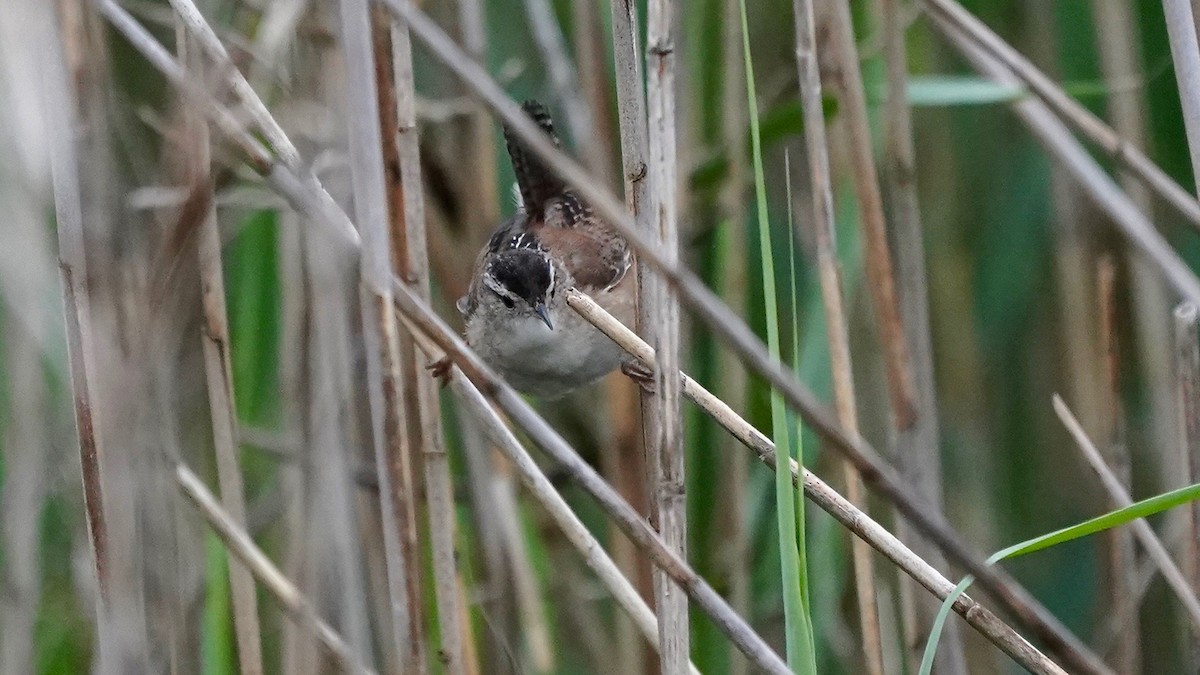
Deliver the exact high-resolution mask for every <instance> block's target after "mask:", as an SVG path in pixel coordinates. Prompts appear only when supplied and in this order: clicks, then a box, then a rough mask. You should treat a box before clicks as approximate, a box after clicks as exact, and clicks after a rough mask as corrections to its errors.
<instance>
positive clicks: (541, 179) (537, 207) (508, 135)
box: [504, 101, 563, 220]
mask: <svg viewBox="0 0 1200 675" xmlns="http://www.w3.org/2000/svg"><path fill="white" fill-rule="evenodd" d="M521 107H522V108H523V109H524V110H525V113H526V114H527V115H529V117H530V119H532V120H533V121H534V122H535V123H536V124H537V125H538V126H539V127H540V128H541V129H542V131H544V132H545V133H546V135H547V136H549V137H550V140H551V141H553V142H554V145H555V146H558V145H559V142H558V136H556V135H555V133H554V120H553V119H551V117H550V113H549V111H547V110H546V107H545V106H543V105H542V104H541V103H538V102H537V101H526V102H525V103H524V105H522V106H521ZM504 142H505V145H507V146H508V156H509V158H510V159H511V161H512V167H513V173H514V174H516V177H517V189H518V190H520V192H521V201H523V202H524V203H525V211H526V213H528V214H529V216H530V218H531V219H535V220H541V219H542V216H543V213H542V211H543V209H544V208H545V205H546V202H547V201H548V200H549V199H550V198H551V197H555V196H557V195H560V194H562V192H563V183H562V181H561V180H559V179H558V177H557V176H555V175H554V174H553V173H551V172H550V170H549V169H547V168H546V165H545V164H543V163H542V161H541V160H540V159H538V158H537V156H535V155H534V154H533V151H531V150H530V149H529V148H528V146H526V145H525V143H523V142H522V141H521V140H520V139H519V138H517V136H516V134H514V133H513V131H512V129H510V128H508V127H507V126H505V127H504Z"/></svg>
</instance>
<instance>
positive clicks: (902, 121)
mask: <svg viewBox="0 0 1200 675" xmlns="http://www.w3.org/2000/svg"><path fill="white" fill-rule="evenodd" d="M880 4H881V8H882V21H883V24H882V33H883V55H884V62H885V67H886V91H887V96H886V101H885V104H884V115H883V125H884V133H885V146H884V147H885V148H886V151H885V153H884V157H883V171H882V178H883V188H884V192H885V195H886V197H887V199H888V203H889V204H890V205H891V213H892V231H891V243H892V252H893V254H894V255H895V263H896V270H895V271H896V284H897V291H898V293H899V303H900V317H901V320H902V321H903V322H904V326H903V328H904V338H905V340H906V343H907V346H908V350H909V355H910V357H911V359H912V361H911V363H912V376H913V382H914V385H915V391H914V394H915V399H914V400H915V403H916V408H917V416H916V419H915V420H914V421H913V424H912V426H911V427H909V428H907V429H903V428H902V429H898V430H897V433H896V436H895V455H894V456H893V461H894V462H895V463H896V465H897V466H899V467H900V475H901V476H903V477H905V478H906V479H907V480H908V482H909V484H910V485H913V486H915V487H916V490H917V493H918V494H920V495H921V496H922V497H924V498H925V499H927V500H928V501H929V502H930V503H931V504H935V505H937V506H941V505H942V504H943V501H942V463H941V456H940V453H939V448H940V443H939V441H940V434H939V429H938V411H937V397H936V393H935V391H934V378H933V341H932V337H931V335H930V323H929V286H928V275H927V274H926V271H925V237H924V235H923V231H924V228H923V227H922V225H921V211H920V205H919V203H918V200H917V184H916V176H917V167H916V152H915V150H914V148H913V129H912V112H911V110H910V109H909V104H908V86H907V84H908V50H907V48H906V46H905V34H906V29H907V21H906V18H905V12H904V11H903V9H902V7H901V3H900V1H899V0H882V1H881V3H880ZM897 529H898V530H899V532H900V534H901V538H902V539H903V540H904V541H905V542H906V543H907V544H909V545H910V546H912V547H913V549H914V550H915V551H917V552H918V553H919V554H920V555H921V557H923V558H925V559H926V560H929V561H930V562H931V563H933V564H934V565H935V566H938V567H942V568H944V567H945V564H946V563H945V558H944V557H943V556H942V555H941V554H940V553H939V552H938V551H937V550H936V549H935V548H934V547H932V546H930V545H929V543H928V542H927V541H926V540H924V539H923V538H922V537H920V536H919V535H916V534H915V533H913V532H912V531H911V530H910V528H909V527H908V525H907V524H906V523H904V521H899V522H898V523H897ZM915 590H916V589H915V587H914V586H913V585H912V584H905V587H904V588H902V590H901V592H902V593H904V594H907V595H908V596H909V598H910V599H911V600H912V601H913V602H911V603H906V604H908V605H910V606H913V609H917V607H916V606H914V605H918V604H920V601H919V600H917V599H916V598H915V597H913V595H914V591H915ZM918 612H919V614H920V615H921V616H922V619H924V618H925V616H926V613H925V612H920V610H918ZM909 623H910V624H911V621H910V622H909ZM924 625H926V624H925V621H924V620H922V621H921V622H919V624H918V626H912V625H910V626H908V627H909V629H910V630H911V629H913V628H916V630H918V631H921V630H922V628H921V627H920V626H924ZM949 628H950V630H951V631H952V635H953V637H951V641H950V642H949V643H947V644H946V645H945V647H946V650H945V651H943V652H942V654H941V659H942V668H943V669H953V670H956V671H959V672H961V671H963V670H964V668H965V661H964V658H965V655H964V654H963V653H962V638H961V635H960V634H959V631H958V630H957V627H955V626H951V627H949ZM909 637H910V640H909V642H908V645H909V647H910V651H909V656H913V655H915V654H918V653H919V651H916V650H919V649H920V646H919V645H918V644H917V641H916V640H912V639H911V638H912V637H913V635H912V634H910V635H909ZM922 637H923V636H922Z"/></svg>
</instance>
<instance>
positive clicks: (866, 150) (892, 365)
mask: <svg viewBox="0 0 1200 675" xmlns="http://www.w3.org/2000/svg"><path fill="white" fill-rule="evenodd" d="M824 8H825V9H826V11H828V14H829V22H830V24H831V25H830V31H829V34H830V43H831V44H830V45H829V50H828V54H829V58H830V61H829V63H828V65H829V67H830V71H831V72H830V79H829V81H830V89H832V91H833V95H834V96H835V97H836V98H837V100H838V102H839V103H840V105H841V107H840V109H839V110H840V116H841V118H842V128H843V129H844V130H845V133H846V140H847V142H848V145H849V150H850V164H851V169H852V171H853V174H854V194H855V196H856V197H857V199H858V206H859V214H860V215H859V217H860V219H861V226H862V231H863V240H864V241H865V242H866V244H865V245H866V268H867V269H866V272H867V281H868V284H867V285H868V286H869V287H870V292H871V301H872V304H873V305H874V307H875V323H876V325H877V326H878V330H879V341H880V343H881V347H882V352H883V359H884V367H885V369H886V370H887V385H888V399H889V401H890V403H891V407H892V416H893V422H894V425H895V428H896V429H900V430H903V429H908V428H909V427H911V426H912V424H913V422H914V421H916V417H917V415H918V414H920V412H921V411H919V410H918V409H917V405H916V388H915V385H914V384H913V377H912V363H911V357H910V355H909V348H908V343H907V342H906V340H905V337H904V325H903V323H902V322H901V320H900V304H899V300H898V298H897V296H896V281H895V274H894V269H893V265H892V254H891V252H890V250H889V249H888V240H887V220H886V219H885V218H884V215H883V196H882V195H881V194H880V192H879V176H878V172H877V171H876V168H875V155H874V149H873V147H872V145H871V125H870V121H869V120H868V119H867V95H866V91H865V90H864V89H863V80H862V73H861V72H860V71H859V58H858V48H857V47H856V46H855V41H854V39H855V38H854V23H853V21H852V20H851V18H850V5H849V4H847V3H845V2H842V1H841V0H833V1H831V2H826V4H825V5H824ZM797 49H799V47H797ZM918 487H919V486H918ZM918 494H920V495H921V497H922V498H924V499H925V500H926V502H928V503H931V504H935V505H936V504H937V500H935V499H934V498H933V497H932V496H931V495H928V494H925V493H923V492H921V493H918Z"/></svg>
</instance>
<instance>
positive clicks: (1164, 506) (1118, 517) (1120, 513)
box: [920, 483, 1200, 675]
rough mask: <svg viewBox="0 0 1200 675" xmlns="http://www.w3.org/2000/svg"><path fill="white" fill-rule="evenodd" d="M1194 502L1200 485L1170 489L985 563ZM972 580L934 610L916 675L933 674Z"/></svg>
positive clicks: (996, 555) (1003, 552) (1000, 553)
mask: <svg viewBox="0 0 1200 675" xmlns="http://www.w3.org/2000/svg"><path fill="white" fill-rule="evenodd" d="M1197 499H1200V483H1197V484H1195V485H1189V486H1187V487H1183V488H1179V489H1178V490H1172V491H1171V492H1166V493H1163V494H1161V495H1158V496H1155V497H1150V498H1149V499H1143V500H1142V501H1140V502H1136V503H1134V504H1130V505H1129V506H1126V507H1125V508H1123V509H1117V510H1115V511H1110V512H1108V513H1105V514H1104V515H1100V516H1096V517H1095V518H1092V519H1090V520H1085V521H1083V522H1082V523H1078V524H1076V525H1072V526H1070V527H1064V528H1063V529H1061V530H1055V531H1054V532H1050V533H1048V534H1043V535H1041V536H1040V537H1034V538H1033V539H1028V540H1026V541H1023V542H1021V543H1019V544H1013V545H1012V546H1009V547H1008V548H1005V549H1001V550H999V551H996V552H995V553H993V554H992V555H991V556H990V557H988V559H987V564H988V565H994V564H996V563H998V562H1000V561H1001V560H1007V559H1009V558H1016V557H1019V556H1023V555H1028V554H1030V553H1033V552H1035V551H1040V550H1042V549H1046V548H1050V547H1051V546H1057V545H1058V544H1062V543H1065V542H1068V541H1072V540H1074V539H1079V538H1080V537H1086V536H1088V535H1090V534H1095V533H1097V532H1102V531H1104V530H1109V529H1112V528H1114V527H1117V526H1120V525H1124V524H1126V523H1129V522H1132V521H1134V520H1137V519H1138V518H1146V517H1148V516H1152V515H1154V514H1156V513H1161V512H1163V511H1166V510H1168V509H1172V508H1175V507H1176V506H1182V505H1183V504H1187V503H1188V502H1192V501H1195V500H1197ZM973 581H975V578H974V577H972V576H970V575H967V576H966V577H965V578H963V580H962V581H960V582H958V585H957V586H955V587H954V591H953V592H952V593H950V595H947V596H946V599H945V600H944V601H943V602H942V606H941V609H939V610H938V614H937V617H936V618H935V619H934V622H933V627H932V628H931V629H930V631H929V641H928V642H927V643H926V644H925V655H924V656H923V657H922V658H921V670H920V675H930V673H932V672H933V657H934V655H935V654H936V653H937V646H938V640H939V639H940V638H941V635H942V627H943V626H944V625H945V623H946V618H947V617H948V616H949V615H950V608H951V607H952V606H953V605H954V601H955V600H957V599H958V596H960V595H962V594H963V593H965V592H966V590H967V587H968V586H970V585H971V582H973Z"/></svg>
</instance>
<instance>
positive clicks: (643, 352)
mask: <svg viewBox="0 0 1200 675" xmlns="http://www.w3.org/2000/svg"><path fill="white" fill-rule="evenodd" d="M567 303H568V304H569V305H570V306H571V308H572V309H574V310H575V311H576V312H578V313H579V315H580V316H582V317H583V318H584V319H586V320H587V321H588V322H590V323H591V324H592V325H594V326H596V328H598V329H599V330H600V331H601V332H603V333H604V334H605V335H607V336H608V337H609V338H610V339H612V340H613V341H614V342H616V343H617V344H618V345H619V346H620V347H621V348H622V349H624V350H625V351H626V352H628V353H629V354H630V355H632V356H633V357H635V358H637V359H638V360H639V361H641V362H642V363H643V364H644V365H646V366H647V367H650V368H654V369H655V370H661V368H659V367H658V364H657V362H656V355H655V353H654V350H653V349H652V348H651V347H650V345H649V344H647V343H646V342H645V341H643V340H642V339H641V338H639V337H638V336H637V334H635V333H634V332H633V331H631V330H629V329H628V328H627V327H625V326H624V325H622V324H621V322H620V321H618V320H617V319H616V318H614V317H613V316H612V315H610V314H608V313H607V312H605V311H604V309H603V308H601V307H600V306H599V305H597V304H596V302H595V301H594V300H592V299H591V298H589V297H588V296H587V295H586V294H584V293H582V292H580V291H579V290H577V289H571V290H569V291H568V292H567ZM679 375H680V379H681V380H682V383H683V384H682V386H683V393H684V395H685V396H687V397H688V398H689V399H691V400H692V401H693V402H694V403H695V404H696V405H697V406H699V407H700V409H701V410H703V411H704V412H705V413H706V414H708V415H709V416H710V417H712V418H713V420H715V421H716V422H717V423H718V424H720V425H721V426H722V427H723V428H724V429H725V430H726V431H728V432H729V433H730V434H731V435H733V436H734V437H735V438H736V439H737V440H739V441H740V442H741V443H742V444H743V445H745V446H746V447H747V448H749V449H751V450H752V451H754V454H755V456H757V457H758V459H759V460H760V461H762V462H763V463H764V464H766V465H767V466H769V467H771V468H774V466H775V444H774V443H773V442H772V441H771V440H770V439H769V438H767V437H766V436H764V435H763V434H762V433H761V432H759V431H758V430H757V429H755V428H754V426H752V425H751V424H750V423H749V422H747V421H746V420H744V419H742V418H741V417H740V416H738V414H737V413H736V412H734V411H733V409H731V408H730V407H729V406H728V405H727V404H726V403H725V402H724V401H722V400H721V399H719V398H717V397H716V396H714V395H713V394H711V393H710V392H709V391H708V390H706V389H705V388H704V387H702V386H700V384H698V383H697V382H696V381H695V380H693V379H692V378H691V377H688V376H687V374H685V373H682V372H681V373H679ZM791 471H792V482H793V483H794V484H795V485H797V486H798V487H802V488H803V489H804V492H805V495H807V496H808V498H809V499H811V500H812V501H813V503H815V504H816V505H817V506H819V507H820V508H821V509H822V510H824V511H825V512H827V513H829V515H831V516H833V517H834V519H835V520H837V521H838V522H839V523H842V524H843V525H844V526H846V528H847V529H849V530H850V531H851V532H853V533H854V534H855V536H856V537H858V538H860V539H862V540H863V541H866V542H867V543H868V544H869V545H870V546H871V547H872V548H874V549H875V550H877V551H879V552H880V553H881V554H883V555H884V556H885V557H887V558H888V559H889V560H891V561H892V562H894V563H895V564H896V565H897V566H898V567H899V568H900V569H902V570H904V572H905V573H906V574H908V575H909V576H910V577H912V578H913V579H914V580H916V581H917V582H918V583H920V584H921V585H922V586H924V587H925V588H926V589H928V590H929V591H930V592H931V593H933V594H934V595H935V596H937V597H938V599H942V600H944V599H945V598H946V596H948V595H949V594H950V593H951V592H953V590H954V582H952V581H950V580H949V579H947V578H945V577H944V576H942V574H941V573H940V572H938V571H937V569H935V568H934V567H933V566H932V565H930V564H929V563H927V562H926V561H925V560H924V559H922V558H921V557H920V556H918V555H917V554H916V553H914V552H913V551H912V549H910V548H908V547H907V546H906V545H905V544H904V543H902V542H901V541H900V540H899V539H897V538H896V537H895V536H894V535H893V534H892V533H890V532H888V531H887V529H885V528H884V527H883V526H882V525H880V524H879V523H877V522H875V521H874V520H872V519H871V517H870V516H869V515H867V514H866V513H864V512H863V511H862V510H860V509H859V508H858V507H857V506H855V505H854V504H853V503H851V502H850V501H849V500H847V499H846V498H845V497H842V496H841V495H839V494H838V493H837V491H836V490H834V489H833V488H831V487H829V486H828V485H826V484H825V483H824V482H823V481H822V480H821V479H820V478H818V477H817V476H816V474H814V473H812V472H811V471H809V470H808V469H801V468H800V466H799V464H798V463H797V462H796V461H795V460H794V459H793V460H791ZM964 600H965V602H964ZM954 610H955V611H956V612H958V613H959V614H961V615H962V617H963V618H964V619H966V621H967V623H969V624H971V625H972V626H974V627H975V629H976V630H978V631H979V632H980V634H982V635H983V636H984V637H986V638H987V639H988V640H990V641H991V642H992V643H993V644H995V645H996V646H997V647H999V648H1000V649H1001V650H1002V651H1004V652H1005V653H1006V654H1008V655H1009V656H1011V657H1012V658H1013V660H1014V661H1016V662H1017V663H1019V664H1021V665H1022V666H1024V667H1025V668H1027V669H1029V670H1030V671H1032V672H1036V673H1062V672H1063V670H1062V669H1061V668H1059V667H1058V666H1057V665H1056V664H1055V663H1054V662H1053V661H1051V660H1050V659H1049V658H1047V657H1046V656H1045V655H1044V654H1042V653H1041V652H1039V651H1038V650H1037V648H1036V647H1034V646H1032V645H1031V644H1029V642H1028V641H1027V640H1025V639H1024V638H1023V637H1021V636H1020V635H1019V634H1018V633H1017V632H1016V631H1015V630H1013V629H1012V628H1011V627H1010V626H1008V625H1007V624H1006V623H1004V622H1003V621H1002V620H1001V619H1000V618H999V617H997V616H996V615H994V614H992V612H990V611H989V610H987V609H986V608H984V607H982V606H981V605H979V604H978V603H976V602H975V601H974V600H972V599H970V598H969V597H968V596H966V595H962V596H960V597H959V598H958V600H956V601H955V604H954Z"/></svg>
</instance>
